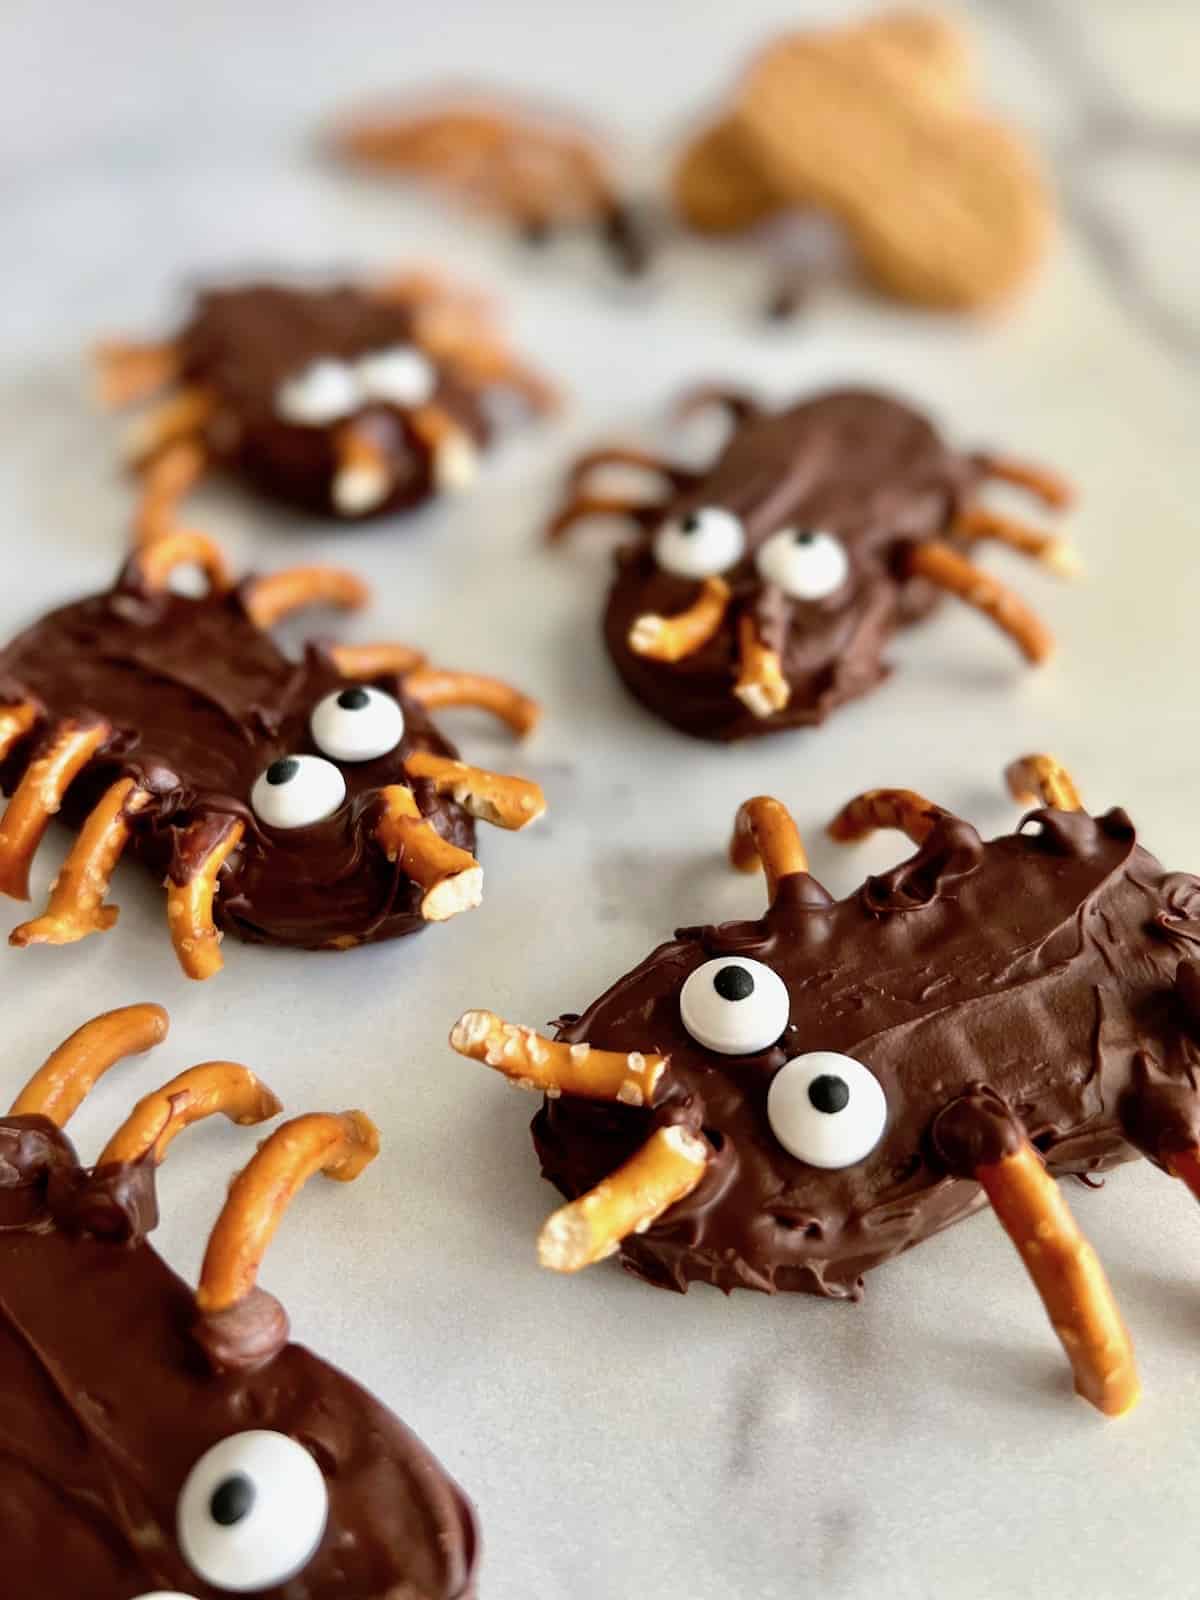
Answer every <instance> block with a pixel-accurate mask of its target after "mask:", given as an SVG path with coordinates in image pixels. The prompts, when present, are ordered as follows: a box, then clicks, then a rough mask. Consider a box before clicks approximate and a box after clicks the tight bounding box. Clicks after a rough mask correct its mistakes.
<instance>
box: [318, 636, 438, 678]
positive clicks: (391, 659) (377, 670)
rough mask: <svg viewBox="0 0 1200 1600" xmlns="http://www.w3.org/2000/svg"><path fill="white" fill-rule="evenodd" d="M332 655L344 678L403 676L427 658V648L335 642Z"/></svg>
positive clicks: (329, 649) (330, 656)
mask: <svg viewBox="0 0 1200 1600" xmlns="http://www.w3.org/2000/svg"><path fill="white" fill-rule="evenodd" d="M328 655H329V658H330V660H331V661H332V662H333V664H334V666H335V667H336V668H337V670H338V671H339V672H340V673H341V675H342V677H343V678H386V677H397V678H403V677H406V676H407V675H408V674H409V673H410V672H416V671H417V670H418V668H420V667H423V666H424V665H425V660H426V658H425V654H424V652H423V651H421V650H414V649H412V648H411V647H410V646H409V645H406V644H335V645H330V646H329V647H328Z"/></svg>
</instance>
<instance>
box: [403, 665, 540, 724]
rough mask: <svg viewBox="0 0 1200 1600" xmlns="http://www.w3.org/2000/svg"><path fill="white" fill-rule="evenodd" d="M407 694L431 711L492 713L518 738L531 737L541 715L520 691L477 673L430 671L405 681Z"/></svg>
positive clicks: (434, 669)
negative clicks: (469, 709)
mask: <svg viewBox="0 0 1200 1600" xmlns="http://www.w3.org/2000/svg"><path fill="white" fill-rule="evenodd" d="M404 692H405V693H406V694H410V695H412V697H413V699H414V700H419V701H420V702H421V704H422V705H423V706H425V707H426V708H427V709H428V710H430V711H436V710H438V709H440V708H441V707H442V706H474V707H477V708H478V709H479V710H480V711H490V712H491V714H492V715H493V716H494V717H498V718H499V719H500V721H501V722H505V723H507V724H508V726H509V727H510V728H511V729H512V731H513V732H514V733H515V734H516V735H517V736H518V738H524V737H525V735H526V734H530V733H532V732H533V730H534V728H536V727H537V724H538V719H539V718H540V716H541V714H542V708H541V706H540V705H538V703H537V701H536V700H531V699H530V698H529V696H528V695H524V694H522V693H521V692H520V690H519V689H514V688H513V687H512V685H511V684H508V683H502V682H501V681H500V680H499V679H498V678H485V677H482V676H481V675H480V674H479V673H477V672H440V671H439V670H438V669H437V668H436V667H427V668H425V669H424V670H423V671H421V672H414V673H413V674H412V675H411V676H410V677H408V678H406V679H405V682H404Z"/></svg>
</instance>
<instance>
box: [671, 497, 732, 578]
mask: <svg viewBox="0 0 1200 1600" xmlns="http://www.w3.org/2000/svg"><path fill="white" fill-rule="evenodd" d="M745 552H746V532H745V529H744V528H743V527H742V523H741V519H740V517H735V516H734V514H733V512H732V511H726V510H725V509H724V507H723V506H700V507H698V508H697V509H696V510H695V511H687V512H685V513H684V514H683V516H681V517H672V518H671V519H670V521H669V522H664V523H663V525H662V527H661V528H660V529H659V530H658V532H657V533H656V534H655V536H654V559H655V561H656V562H657V563H658V565H659V566H660V567H661V568H662V569H663V571H664V572H671V573H674V575H675V576H676V577H677V578H712V577H715V576H716V574H717V573H719V572H728V570H729V568H730V567H736V566H737V564H738V562H739V561H740V560H741V559H742V556H743V555H744V554H745Z"/></svg>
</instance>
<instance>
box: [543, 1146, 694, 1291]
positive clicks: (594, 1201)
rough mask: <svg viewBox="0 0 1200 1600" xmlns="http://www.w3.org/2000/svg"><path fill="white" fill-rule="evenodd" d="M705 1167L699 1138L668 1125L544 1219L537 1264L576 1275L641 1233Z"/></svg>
mask: <svg viewBox="0 0 1200 1600" xmlns="http://www.w3.org/2000/svg"><path fill="white" fill-rule="evenodd" d="M707 1165H708V1147H707V1146H706V1145H705V1143H704V1140H703V1139H701V1138H699V1137H698V1136H697V1135H696V1134H694V1133H689V1132H688V1131H687V1129H686V1128H682V1127H680V1126H678V1125H677V1124H676V1125H673V1126H671V1127H666V1128H659V1129H658V1130H657V1131H656V1132H654V1133H652V1134H651V1135H650V1137H649V1139H647V1140H646V1142H645V1144H644V1145H643V1146H642V1147H641V1149H640V1150H638V1151H636V1152H635V1153H634V1154H633V1155H632V1156H631V1157H630V1158H629V1160H628V1161H626V1162H625V1163H624V1164H623V1165H622V1166H620V1167H618V1168H617V1170H616V1171H615V1172H614V1173H612V1174H611V1175H610V1176H609V1177H607V1178H605V1179H603V1180H602V1181H601V1182H600V1183H598V1184H597V1185H596V1187H595V1188H594V1189H589V1190H588V1192H587V1193H586V1194H583V1195H580V1197H579V1198H578V1200H572V1201H571V1203H570V1204H569V1205H565V1206H563V1207H561V1209H560V1210H558V1211H556V1212H554V1214H553V1215H552V1216H551V1217H548V1218H547V1220H546V1222H545V1223H544V1224H543V1226H542V1231H541V1233H540V1234H539V1235H538V1260H539V1261H540V1262H541V1264H542V1266H544V1267H550V1268H551V1269H552V1270H553V1271H555V1272H578V1271H580V1269H581V1268H583V1267H589V1266H591V1265H592V1263H593V1262H595V1261H602V1260H603V1259H604V1257H605V1256H611V1255H613V1254H615V1253H616V1251H617V1250H618V1249H619V1248H620V1244H621V1240H622V1239H624V1238H627V1237H628V1235H629V1234H631V1233H644V1232H645V1231H646V1229H647V1228H649V1227H650V1226H651V1225H652V1224H653V1223H655V1222H657V1221H658V1219H659V1217H661V1216H662V1215H663V1213H664V1212H665V1211H668V1210H670V1208H671V1207H672V1206H673V1205H675V1204H677V1203H678V1202H679V1201H680V1200H682V1199H683V1198H684V1197H685V1196H686V1195H689V1194H691V1192H692V1190H693V1189H694V1188H696V1186H697V1185H698V1184H699V1182H700V1180H701V1178H703V1176H704V1172H705V1168H706V1167H707Z"/></svg>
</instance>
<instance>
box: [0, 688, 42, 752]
mask: <svg viewBox="0 0 1200 1600" xmlns="http://www.w3.org/2000/svg"><path fill="white" fill-rule="evenodd" d="M38 716H39V712H38V708H37V706H36V705H34V703H33V701H32V700H21V701H19V702H18V703H17V704H16V705H11V706H0V761H3V760H4V759H5V757H6V756H7V755H8V753H9V751H10V750H11V749H13V747H14V746H15V745H17V744H19V743H20V741H21V740H22V739H24V738H25V737H26V736H27V735H28V734H30V733H32V732H33V730H34V728H35V727H36V726H37V721H38Z"/></svg>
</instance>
